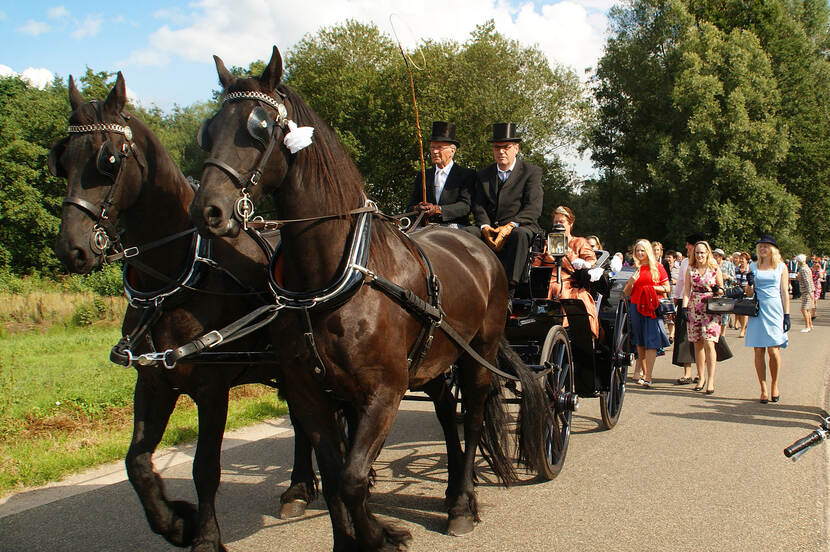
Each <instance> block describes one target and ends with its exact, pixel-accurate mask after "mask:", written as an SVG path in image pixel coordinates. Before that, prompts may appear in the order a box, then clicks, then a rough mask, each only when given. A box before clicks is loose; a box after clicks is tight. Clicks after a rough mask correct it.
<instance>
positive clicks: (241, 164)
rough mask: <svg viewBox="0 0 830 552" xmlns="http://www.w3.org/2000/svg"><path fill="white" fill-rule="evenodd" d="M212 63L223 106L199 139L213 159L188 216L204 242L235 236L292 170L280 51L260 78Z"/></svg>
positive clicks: (288, 107) (208, 162)
mask: <svg viewBox="0 0 830 552" xmlns="http://www.w3.org/2000/svg"><path fill="white" fill-rule="evenodd" d="M213 59H214V61H215V62H216V71H217V73H218V74H219V82H220V83H221V84H222V89H223V94H222V96H223V97H222V105H221V108H220V109H219V111H218V112H217V113H216V114H215V115H214V116H213V117H212V118H210V119H208V120H207V121H205V122H204V123H203V124H202V127H201V128H200V129H199V133H198V135H197V142H198V143H199V146H200V147H201V148H202V149H204V150H205V151H207V152H208V153H209V154H210V155H209V157H208V159H207V160H206V161H205V166H204V168H203V169H202V180H201V186H200V188H199V191H198V192H197V194H196V197H195V198H194V200H193V203H192V204H191V206H190V216H191V218H192V219H193V222H194V223H195V225H196V227H197V228H198V229H199V232H201V233H202V235H204V236H207V237H221V236H226V235H227V236H235V235H236V234H238V233H239V230H240V222H243V221H244V220H246V217H250V215H251V214H252V213H253V211H254V205H255V204H256V203H257V202H258V201H259V200H260V199H261V198H262V197H263V195H264V194H265V193H267V192H268V191H269V189H268V187H270V186H273V185H279V183H280V182H282V180H283V179H284V178H285V175H286V173H287V172H288V170H289V165H290V163H291V157H292V154H291V153H290V152H289V150H288V149H287V147H286V145H285V144H284V142H283V141H284V138H285V135H286V134H287V133H288V132H289V128H288V121H289V119H291V118H292V116H293V109H292V105H291V102H290V101H289V100H288V98H287V94H286V91H285V88H284V87H283V86H282V85H281V84H280V80H281V79H282V57H281V56H280V52H279V50H278V49H277V47H276V46H274V49H273V52H272V54H271V60H270V61H269V62H268V65H267V66H266V67H265V70H264V71H263V72H262V74H261V75H260V76H258V77H250V78H237V77H234V76H233V75H232V74H231V73H230V71H228V70H227V69H226V68H225V64H224V63H223V62H222V60H221V59H220V58H219V57H218V56H213Z"/></svg>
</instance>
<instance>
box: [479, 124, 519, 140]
mask: <svg viewBox="0 0 830 552" xmlns="http://www.w3.org/2000/svg"><path fill="white" fill-rule="evenodd" d="M487 141H488V142H521V141H522V139H521V138H519V137H518V136H517V135H516V123H495V124H494V125H493V137H492V138H491V139H489V140H487Z"/></svg>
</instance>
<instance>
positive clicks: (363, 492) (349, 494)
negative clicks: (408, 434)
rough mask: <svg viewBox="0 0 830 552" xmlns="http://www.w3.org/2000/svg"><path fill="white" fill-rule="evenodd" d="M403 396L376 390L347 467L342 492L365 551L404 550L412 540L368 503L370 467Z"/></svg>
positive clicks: (361, 424)
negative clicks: (373, 512)
mask: <svg viewBox="0 0 830 552" xmlns="http://www.w3.org/2000/svg"><path fill="white" fill-rule="evenodd" d="M401 397H402V394H401V393H398V392H396V391H394V390H393V389H391V388H389V387H380V388H376V389H374V390H373V393H372V396H371V399H370V400H369V403H368V404H367V405H366V406H365V407H364V409H363V411H362V414H363V415H362V416H360V418H359V422H358V424H357V428H356V431H355V432H354V437H353V439H352V449H351V451H349V455H348V458H347V461H346V465H345V467H344V469H343V482H342V484H341V493H342V496H343V502H344V503H345V504H346V507H347V508H348V509H349V513H350V514H351V518H352V522H353V523H354V529H355V535H356V538H357V543H358V548H357V549H358V550H361V551H371V552H374V551H383V552H386V551H393V550H403V549H406V547H407V545H408V543H409V542H410V541H411V540H412V535H411V533H410V532H409V531H408V530H407V529H404V528H402V527H398V526H395V525H394V524H391V523H388V522H384V521H381V520H379V519H378V518H376V517H375V516H374V515H373V514H372V513H371V512H370V511H369V506H368V503H367V501H368V498H369V476H368V474H369V469H370V468H371V467H372V462H373V461H374V460H375V458H377V456H378V454H379V453H380V449H381V447H382V446H383V443H384V442H385V441H386V437H387V436H388V435H389V430H390V429H391V428H392V422H393V421H394V419H395V413H396V412H397V410H398V406H399V405H400V401H401ZM350 430H351V428H350Z"/></svg>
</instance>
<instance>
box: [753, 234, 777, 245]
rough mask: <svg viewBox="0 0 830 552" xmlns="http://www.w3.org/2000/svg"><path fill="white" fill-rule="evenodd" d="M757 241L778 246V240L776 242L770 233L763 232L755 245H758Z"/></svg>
mask: <svg viewBox="0 0 830 552" xmlns="http://www.w3.org/2000/svg"><path fill="white" fill-rule="evenodd" d="M759 243H768V244H770V245H774V246H775V247H778V242H776V241H775V238H773V237H772V236H771V235H770V234H763V235H762V236H761V237H760V239H759V240H758V242H757V243H756V244H755V245H758V244H759Z"/></svg>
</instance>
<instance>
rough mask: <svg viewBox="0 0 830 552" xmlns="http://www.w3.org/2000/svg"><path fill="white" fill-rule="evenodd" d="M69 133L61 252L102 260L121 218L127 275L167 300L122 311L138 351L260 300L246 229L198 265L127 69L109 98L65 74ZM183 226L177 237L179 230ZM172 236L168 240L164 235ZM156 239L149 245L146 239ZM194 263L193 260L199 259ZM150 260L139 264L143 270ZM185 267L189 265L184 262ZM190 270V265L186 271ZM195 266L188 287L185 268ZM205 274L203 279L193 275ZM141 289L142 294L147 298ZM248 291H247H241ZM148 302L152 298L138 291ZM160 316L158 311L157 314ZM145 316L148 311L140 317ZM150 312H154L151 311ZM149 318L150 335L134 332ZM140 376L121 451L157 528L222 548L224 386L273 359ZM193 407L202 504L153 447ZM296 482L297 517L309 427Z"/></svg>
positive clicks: (168, 169)
mask: <svg viewBox="0 0 830 552" xmlns="http://www.w3.org/2000/svg"><path fill="white" fill-rule="evenodd" d="M69 101H70V105H71V107H72V114H71V115H70V118H69V124H70V127H69V131H70V134H69V136H68V137H66V138H63V139H62V140H60V141H59V142H58V143H57V144H56V145H55V146H54V147H53V148H52V151H51V152H50V154H49V165H50V168H51V170H52V173H53V174H55V175H56V176H60V177H65V178H67V180H68V191H67V197H66V199H65V200H64V206H63V214H62V221H61V230H60V235H59V237H58V241H57V246H56V252H57V255H58V257H59V258H60V259H61V261H63V263H64V265H65V266H66V267H67V268H68V269H69V270H70V271H72V272H79V273H87V272H89V271H90V270H93V269H94V268H96V267H97V266H99V265H100V264H101V262H102V259H103V258H104V256H105V254H106V252H107V249H108V246H109V245H112V243H113V242H116V241H118V240H121V239H122V238H121V237H120V236H119V234H118V232H117V229H116V224H117V223H118V222H119V221H120V223H121V225H123V228H124V233H123V243H122V245H123V246H126V247H127V248H128V250H129V248H130V247H133V246H136V247H138V250H139V251H141V253H140V255H139V256H138V257H135V258H134V260H136V261H139V260H140V262H135V263H134V266H132V267H131V269H130V270H129V273H128V277H129V278H128V282H127V285H128V286H129V287H130V288H131V289H132V290H133V291H134V292H135V293H137V294H138V295H142V293H141V291H140V290H144V291H149V290H164V291H165V293H164V294H162V293H149V295H150V296H153V295H155V296H161V295H165V294H167V293H169V294H168V295H166V296H164V297H163V300H161V301H160V303H159V305H158V307H157V308H149V309H142V308H134V307H130V308H128V309H127V313H126V315H125V317H124V323H123V327H122V331H123V334H124V335H125V336H130V335H131V336H132V337H133V339H134V341H133V342H132V343H129V344H128V345H129V348H130V349H131V351H132V353H133V354H134V355H139V354H142V353H148V352H151V351H153V350H155V351H165V350H166V349H168V348H175V347H178V346H180V345H183V344H185V343H188V342H190V341H191V340H192V339H194V338H196V337H198V336H201V335H202V334H204V333H206V332H208V331H210V330H213V329H218V328H221V327H223V326H225V325H226V324H228V323H230V322H231V321H233V320H236V319H237V318H239V317H240V316H242V315H244V314H246V313H247V312H249V311H251V310H252V308H253V307H255V306H256V305H257V304H259V303H261V302H262V301H263V300H264V296H263V295H262V294H260V293H259V292H258V291H257V290H265V289H267V288H266V274H265V269H266V267H267V260H268V257H267V254H266V250H265V249H264V248H263V247H260V246H259V245H258V244H257V243H256V242H255V241H254V240H252V239H251V237H249V236H248V235H247V234H242V235H240V236H239V237H236V238H229V239H222V240H214V241H213V244H212V246H213V253H212V255H211V257H212V259H213V260H214V261H215V262H216V263H217V264H218V266H219V267H229V268H230V270H222V269H217V268H216V267H214V268H213V269H206V268H205V266H206V265H204V264H203V263H193V260H194V255H196V254H199V255H203V256H204V255H205V252H204V249H203V248H202V247H201V246H200V245H198V244H196V243H195V232H192V231H191V232H188V229H191V230H192V223H191V221H190V217H189V216H188V213H187V207H188V205H190V202H191V200H192V198H193V194H194V190H193V187H192V186H191V185H190V184H189V183H188V182H187V180H186V179H185V177H184V175H183V174H182V173H181V171H180V170H179V169H178V167H176V165H175V163H173V161H172V159H171V158H170V156H169V154H168V153H167V151H166V150H165V149H164V147H163V146H162V144H161V142H160V141H159V140H158V138H157V137H156V136H155V135H153V133H152V132H151V131H150V130H149V129H148V128H147V127H146V126H145V125H144V124H143V123H142V122H141V121H140V120H139V119H138V118H137V117H135V116H132V115H130V114H129V113H128V112H126V111H125V110H124V106H125V103H126V95H125V85H124V78H123V77H122V75H121V73H119V74H118V78H117V80H116V82H115V86H114V87H113V89H112V90H111V92H110V93H109V96H108V97H107V99H106V101H103V102H101V101H92V102H86V101H84V99H83V98H82V96H81V94H80V92H79V91H78V89H77V88H76V86H75V82H74V80H73V79H72V77H69ZM177 234H179V236H178V237H175V236H176V235H177ZM170 236H173V237H175V238H174V239H173V240H172V241H169V242H167V243H159V242H163V241H164V239H165V238H167V237H170ZM150 244H158V246H157V247H149V248H147V249H145V248H144V246H145V245H147V246H149V245H150ZM193 264H196V265H197V266H193ZM142 267H143V268H142ZM183 267H185V268H183ZM191 269H192V270H191ZM185 273H187V274H189V275H190V278H189V281H190V287H192V286H197V288H198V290H201V293H199V292H198V291H191V290H189V289H183V288H181V287H180V286H179V285H171V282H172V281H177V282H179V284H181V283H182V281H181V279H180V276H181V275H182V274H185ZM196 280H200V281H198V282H197V281H196ZM142 297H143V295H142ZM240 297H242V298H240ZM143 298H144V299H146V297H143ZM153 313H155V314H153ZM145 314H146V316H145ZM147 317H150V318H149V319H148V318H147ZM142 325H144V326H148V328H147V330H146V332H138V333H137V332H136V329H137V328H140V327H141V326H142ZM263 337H265V338H266V339H267V336H265V335H264V334H263V333H262V332H260V334H259V335H257V334H252V336H249V337H248V338H245V341H240V342H239V346H238V348H235V350H237V351H239V350H242V351H256V350H264V349H265V347H266V345H267V342H264V341H263ZM132 364H133V365H134V366H136V369H137V372H138V378H137V380H136V385H135V399H134V409H135V425H134V430H133V437H132V441H131V443H130V448H129V451H128V453H127V457H126V467H127V473H128V475H129V478H130V482H131V483H132V484H133V487H134V488H135V490H136V492H137V493H138V496H139V498H140V499H141V503H142V506H143V507H144V511H145V513H146V515H147V520H148V521H149V523H150V526H151V527H152V529H153V531H155V532H157V533H159V534H161V535H163V536H164V538H166V539H167V540H168V541H170V542H171V543H173V544H175V545H178V546H192V548H193V550H224V547H223V546H222V542H221V535H220V532H219V526H218V524H217V521H216V515H215V510H214V501H215V496H216V490H217V487H218V485H219V478H220V462H219V456H220V446H221V443H222V436H223V433H224V429H225V421H226V417H227V409H228V391H229V389H230V388H231V387H233V386H236V385H241V384H245V383H264V384H267V385H272V386H273V385H274V379H275V376H276V374H277V366H274V365H273V364H259V365H257V364H240V363H228V364H214V365H210V366H194V365H193V364H192V363H190V362H188V361H187V360H186V359H185V360H183V361H181V362H179V363H177V364H176V365H175V366H174V367H172V368H168V367H164V366H162V364H161V363H160V362H154V363H152V364H149V365H139V364H138V363H135V362H133V363H132ZM182 393H186V394H188V395H190V397H192V398H193V400H194V401H195V402H196V404H197V405H198V414H199V438H198V444H197V448H196V456H195V458H194V462H193V480H194V482H195V485H196V491H197V495H198V501H199V504H198V508H196V507H194V506H193V505H192V504H190V503H187V502H184V501H171V500H169V499H168V498H167V497H166V495H165V491H164V482H163V480H162V479H161V477H160V476H159V475H158V474H157V473H155V471H154V470H153V464H152V454H153V451H154V450H155V449H156V446H157V445H158V443H159V441H160V440H161V437H162V435H163V433H164V430H165V428H166V426H167V422H168V419H169V417H170V414H171V412H172V410H173V407H174V406H175V404H176V401H177V399H178V397H179V395H180V394H182ZM294 462H295V464H294V472H293V473H292V485H291V487H290V488H289V489H288V490H287V491H286V492H285V493H284V494H283V497H282V501H283V510H282V515H283V516H284V517H285V516H296V515H301V514H302V511H303V510H304V504H306V503H307V502H308V501H309V500H311V498H312V497H313V493H314V492H315V490H316V479H315V475H314V472H313V467H312V463H311V444H310V443H309V441H308V439H307V438H306V437H305V435H304V434H303V433H302V432H298V433H297V437H296V442H295V460H294Z"/></svg>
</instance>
